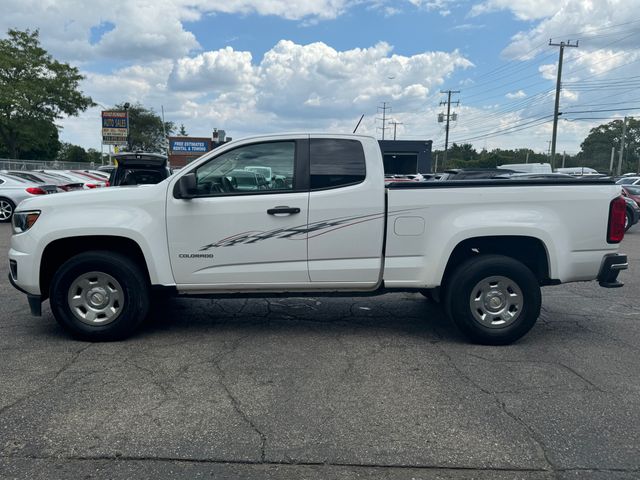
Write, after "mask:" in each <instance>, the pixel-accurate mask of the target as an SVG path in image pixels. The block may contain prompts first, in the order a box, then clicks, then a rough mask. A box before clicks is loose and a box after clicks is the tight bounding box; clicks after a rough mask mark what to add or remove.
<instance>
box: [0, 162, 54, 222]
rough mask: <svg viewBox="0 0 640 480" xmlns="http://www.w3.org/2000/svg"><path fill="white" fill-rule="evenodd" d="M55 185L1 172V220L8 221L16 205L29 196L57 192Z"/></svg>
mask: <svg viewBox="0 0 640 480" xmlns="http://www.w3.org/2000/svg"><path fill="white" fill-rule="evenodd" d="M57 192H58V188H57V187H56V186H55V185H51V184H43V183H38V182H34V181H28V180H23V179H22V178H19V177H14V176H13V175H8V174H5V173H3V174H0V222H8V221H10V220H11V218H12V217H13V214H14V212H15V209H16V207H17V206H18V205H19V204H20V202H22V201H23V200H26V199H27V198H31V197H36V196H39V195H47V194H50V193H57Z"/></svg>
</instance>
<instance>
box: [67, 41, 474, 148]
mask: <svg viewBox="0 0 640 480" xmlns="http://www.w3.org/2000/svg"><path fill="white" fill-rule="evenodd" d="M470 66H471V62H469V61H468V60H467V59H466V58H464V57H463V56H462V55H461V54H460V53H459V52H457V51H454V52H425V53H420V54H416V55H412V56H404V55H397V54H394V53H393V48H392V47H391V46H390V45H389V44H387V43H384V42H381V43H378V44H376V45H373V46H371V47H368V48H355V49H351V50H344V51H340V50H336V49H334V48H332V47H330V46H328V45H327V44H325V43H322V42H316V43H311V44H308V45H299V44H296V43H294V42H292V41H288V40H281V41H280V42H278V43H277V44H276V45H274V46H273V47H272V48H271V49H270V50H269V51H267V52H266V54H265V55H264V57H263V58H262V59H261V60H260V61H259V62H256V61H254V60H253V58H252V56H251V54H250V53H249V52H243V51H236V50H234V49H232V48H231V47H226V48H223V49H220V50H216V51H209V52H203V53H200V54H198V55H193V56H185V57H182V58H180V59H177V60H175V61H172V60H157V61H153V62H149V63H146V64H141V65H137V66H132V67H127V68H123V69H119V70H117V71H114V72H113V73H110V74H96V73H90V72H86V75H87V78H86V80H85V81H84V83H83V89H84V91H85V92H86V93H88V94H90V95H92V96H93V98H94V99H95V100H96V101H98V102H100V103H102V104H103V105H105V106H107V107H109V106H111V105H113V104H115V103H118V102H123V101H129V102H136V101H140V102H141V103H143V104H144V105H146V106H150V107H154V108H155V109H156V111H159V110H160V105H163V106H164V109H165V114H166V116H167V119H168V120H173V121H175V122H176V123H178V124H179V123H184V124H185V125H186V127H187V130H188V131H189V132H190V133H192V134H194V135H208V134H209V133H210V131H211V130H212V128H213V127H218V128H224V129H226V130H227V131H228V132H229V133H230V134H231V135H233V136H243V135H248V134H256V133H263V132H266V131H285V130H307V131H309V130H316V131H317V130H325V129H331V128H340V129H341V130H340V131H342V132H349V131H351V130H352V129H353V126H354V125H355V121H356V120H357V118H358V117H359V115H360V114H361V113H363V112H364V113H368V115H367V121H371V122H374V118H375V115H374V113H375V110H376V107H377V105H378V103H379V102H381V101H387V102H390V103H391V105H392V106H393V108H394V112H398V113H399V114H400V113H401V112H406V111H408V110H416V109H422V108H424V107H423V106H424V105H426V103H427V101H430V100H431V99H432V98H434V92H437V91H438V89H439V87H440V86H441V85H442V84H443V82H444V80H445V79H446V78H447V77H448V76H449V75H451V74H452V73H453V72H454V71H455V70H457V69H464V68H468V67H470ZM115 84H117V85H118V88H117V89H113V85H115ZM94 110H95V111H92V112H87V113H86V114H83V117H82V118H83V121H82V122H79V121H77V119H68V120H65V121H64V122H63V124H64V126H65V127H66V128H65V130H64V131H63V134H62V135H63V138H65V140H71V141H76V139H78V140H77V141H86V139H87V138H94V140H93V142H92V143H93V145H94V146H95V145H96V144H99V137H98V132H99V124H98V118H99V117H98V115H99V110H100V109H99V108H98V109H94ZM87 115H89V116H93V117H94V121H93V122H89V121H87V120H86V119H87V118H88V117H87ZM367 121H365V122H363V126H362V132H367V131H369V132H371V133H375V122H374V123H373V125H372V126H367V125H366V124H367ZM422 123H424V121H423V122H422ZM83 125H84V128H85V129H86V130H87V132H93V133H85V134H82V133H80V132H81V131H82V128H83ZM411 128H414V127H411ZM416 128H417V125H416ZM67 135H70V137H68V136H67ZM86 146H89V145H86Z"/></svg>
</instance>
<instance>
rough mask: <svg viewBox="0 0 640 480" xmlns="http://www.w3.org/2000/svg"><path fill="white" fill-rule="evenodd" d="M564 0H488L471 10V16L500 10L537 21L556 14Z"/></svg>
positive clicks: (523, 18) (519, 17)
mask: <svg viewBox="0 0 640 480" xmlns="http://www.w3.org/2000/svg"><path fill="white" fill-rule="evenodd" d="M562 3H563V0H561V1H558V0H486V1H484V2H482V3H478V4H476V5H474V6H473V7H472V8H471V12H470V15H471V16H477V15H482V14H484V13H489V12H494V11H498V10H511V11H512V12H513V14H514V15H515V16H516V17H517V18H518V19H520V20H537V19H540V18H545V17H549V16H551V15H553V14H555V13H556V12H557V11H558V10H559V9H560V8H561V5H562Z"/></svg>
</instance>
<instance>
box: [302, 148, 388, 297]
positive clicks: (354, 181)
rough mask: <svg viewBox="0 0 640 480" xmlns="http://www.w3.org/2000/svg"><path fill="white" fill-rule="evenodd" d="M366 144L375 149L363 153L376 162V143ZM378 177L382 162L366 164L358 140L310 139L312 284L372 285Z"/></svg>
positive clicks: (377, 266)
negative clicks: (370, 156)
mask: <svg viewBox="0 0 640 480" xmlns="http://www.w3.org/2000/svg"><path fill="white" fill-rule="evenodd" d="M371 144H372V145H373V147H375V148H376V149H377V150H376V151H375V152H373V151H368V150H367V152H366V154H367V155H372V158H373V159H377V158H378V157H380V151H379V147H378V144H377V142H371ZM367 145H368V144H367ZM367 148H372V147H371V145H368V147H367ZM367 168H369V170H370V171H367ZM378 170H379V171H378ZM383 179H384V173H383V172H382V159H381V158H380V161H379V162H377V163H376V162H373V161H372V162H370V165H367V164H366V161H365V149H364V148H363V143H362V142H361V141H360V140H355V139H353V138H339V137H331V138H328V137H327V138H322V137H321V136H318V137H314V138H311V139H310V195H309V225H308V241H307V243H308V249H309V254H308V255H309V276H310V278H311V281H312V282H313V283H314V284H315V285H316V286H319V285H318V284H319V283H322V282H326V283H327V284H331V285H328V286H331V287H334V286H340V285H339V284H340V283H341V282H344V283H345V284H344V285H342V286H344V287H345V288H348V287H352V288H368V287H373V286H375V285H376V284H377V283H378V280H379V278H380V272H381V268H382V244H383V238H384V224H385V203H384V180H383ZM356 284H360V285H356Z"/></svg>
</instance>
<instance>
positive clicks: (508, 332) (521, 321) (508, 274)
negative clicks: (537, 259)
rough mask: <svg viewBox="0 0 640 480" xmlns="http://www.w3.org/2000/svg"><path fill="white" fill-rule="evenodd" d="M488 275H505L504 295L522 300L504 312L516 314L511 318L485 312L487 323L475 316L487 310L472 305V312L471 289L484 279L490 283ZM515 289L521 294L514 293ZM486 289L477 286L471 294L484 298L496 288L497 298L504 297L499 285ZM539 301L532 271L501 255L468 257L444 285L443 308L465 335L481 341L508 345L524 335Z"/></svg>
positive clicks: (527, 330) (531, 322)
mask: <svg viewBox="0 0 640 480" xmlns="http://www.w3.org/2000/svg"><path fill="white" fill-rule="evenodd" d="M490 277H503V278H505V279H506V280H507V281H508V282H506V284H507V285H509V287H508V288H507V290H506V294H507V296H511V295H513V298H514V299H516V300H513V301H514V302H515V303H518V300H517V299H518V298H521V300H519V302H520V304H519V305H517V306H516V305H513V306H512V307H509V308H508V309H507V311H508V312H507V315H513V316H515V318H514V319H511V320H507V321H504V320H503V318H504V315H503V318H501V317H500V315H499V316H498V317H495V318H494V317H493V315H492V314H487V315H486V320H485V323H490V324H491V326H487V325H486V324H483V323H482V322H481V320H480V319H477V318H476V316H480V315H481V314H482V313H486V312H487V311H489V310H487V311H485V310H482V309H475V310H476V312H477V314H476V313H474V308H475V307H472V301H473V299H472V293H473V291H474V290H476V286H477V285H482V283H484V282H487V284H491V283H492V282H489V281H488V279H490ZM509 282H510V283H509ZM503 283H504V282H503ZM496 285H499V284H496ZM512 287H513V288H512ZM518 289H519V290H520V293H521V295H516V293H517V290H518ZM487 290H488V291H489V292H490V293H489V294H488V295H486V296H485V294H484V292H485V290H484V289H483V288H479V289H477V292H476V293H474V297H477V298H483V299H485V298H489V297H491V296H492V295H493V294H494V292H497V296H498V297H499V298H498V300H497V301H498V302H501V300H500V299H501V298H505V297H504V296H502V297H501V296H500V287H496V290H491V289H487ZM481 292H482V293H481ZM541 301H542V295H541V293H540V285H539V284H538V280H537V278H536V277H535V275H534V274H533V272H532V271H531V270H530V269H529V268H527V267H526V266H525V265H524V264H522V263H521V262H519V261H517V260H515V259H513V258H511V257H505V256H503V255H479V256H477V257H474V258H472V259H470V260H467V261H466V262H464V263H463V264H462V265H460V266H459V267H458V268H456V270H455V271H454V272H453V274H452V275H451V276H450V277H449V279H448V281H447V284H446V288H445V310H446V311H447V314H448V315H449V317H450V318H451V319H452V320H453V322H454V323H455V324H456V326H457V327H458V328H459V329H460V331H462V333H463V334H464V335H465V336H466V337H468V338H469V339H470V340H471V341H473V342H475V343H480V344H484V345H507V344H509V343H512V342H515V341H516V340H518V339H519V338H521V337H522V336H524V335H525V334H526V333H527V332H529V330H531V328H533V326H534V325H535V323H536V320H537V319H538V316H539V315H540V305H541ZM483 305H486V304H485V303H483ZM511 308H513V311H511ZM502 311H503V312H504V311H505V310H502ZM516 314H517V315H516ZM503 321H504V325H501V324H500V322H503Z"/></svg>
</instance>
